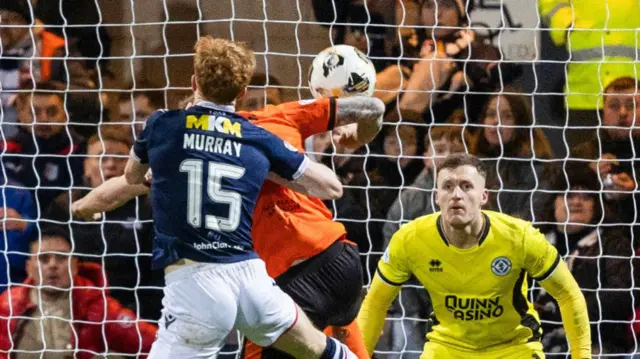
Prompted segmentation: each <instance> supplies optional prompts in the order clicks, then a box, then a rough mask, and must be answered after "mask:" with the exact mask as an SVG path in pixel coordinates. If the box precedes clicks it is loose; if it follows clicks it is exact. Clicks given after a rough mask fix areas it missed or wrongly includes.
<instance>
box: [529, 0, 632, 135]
mask: <svg viewBox="0 0 640 359" xmlns="http://www.w3.org/2000/svg"><path fill="white" fill-rule="evenodd" d="M538 7H539V10H540V18H541V19H543V21H544V22H545V25H546V26H547V27H548V28H549V30H548V31H549V33H550V35H551V39H552V40H553V42H554V43H555V44H556V45H557V46H566V48H567V52H568V53H569V57H568V60H569V63H568V66H567V67H566V85H565V93H566V106H567V111H568V119H569V126H597V125H598V124H599V121H598V111H597V110H598V109H599V108H601V107H602V103H601V102H599V94H600V93H602V89H603V88H606V87H608V86H609V85H610V84H611V83H612V82H613V81H614V80H616V79H619V78H621V77H635V76H636V74H638V73H639V70H640V68H638V65H637V62H636V59H637V54H636V52H637V39H636V34H635V32H634V31H629V29H636V28H639V27H640V3H638V1H633V0H620V1H616V2H615V3H613V2H609V1H605V0H574V1H570V2H569V1H566V0H538ZM565 118H566V117H565V115H564V114H563V115H562V116H560V118H559V120H560V123H561V124H564V123H565ZM594 135H595V128H593V129H592V130H584V129H570V130H569V131H567V140H568V141H569V146H570V147H573V146H576V145H577V144H580V143H583V142H584V141H587V140H589V138H590V137H592V136H594Z"/></svg>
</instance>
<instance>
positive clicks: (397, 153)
mask: <svg viewBox="0 0 640 359" xmlns="http://www.w3.org/2000/svg"><path fill="white" fill-rule="evenodd" d="M383 132H384V140H383V147H382V150H383V155H382V156H379V157H377V158H375V159H373V160H372V161H371V164H373V166H375V168H376V169H377V170H378V171H379V172H380V174H382V175H384V179H385V182H386V183H385V185H387V186H391V187H399V186H407V185H409V184H410V183H412V182H413V181H414V180H415V178H416V177H417V176H418V174H420V172H422V169H423V168H424V164H423V163H422V161H420V160H419V159H418V158H417V157H418V152H419V151H420V150H421V149H422V148H423V147H424V145H423V143H422V142H421V141H419V140H418V137H419V136H418V132H419V131H418V128H416V127H415V126H408V125H404V124H400V125H399V126H387V128H386V131H385V130H383ZM393 198H395V196H393ZM392 202H393V199H391V202H389V203H388V205H391V203H392ZM386 208H389V207H388V206H387V207H386Z"/></svg>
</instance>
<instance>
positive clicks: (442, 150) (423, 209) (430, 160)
mask: <svg viewBox="0 0 640 359" xmlns="http://www.w3.org/2000/svg"><path fill="white" fill-rule="evenodd" d="M462 131H463V129H462V127H461V126H434V127H431V129H430V131H429V133H428V134H427V135H426V136H425V138H424V143H425V148H426V151H425V152H424V154H423V156H424V166H425V167H424V169H423V170H422V172H420V174H419V175H418V176H417V177H416V179H415V181H414V182H413V183H412V184H411V185H410V186H407V187H405V188H402V189H401V193H400V196H399V197H398V198H397V199H396V200H395V202H394V203H393V205H392V206H391V208H390V209H389V212H388V213H387V222H386V223H385V224H384V240H385V245H384V247H385V248H386V247H387V245H388V243H389V241H390V240H391V236H393V234H394V233H395V232H396V231H398V229H400V225H401V224H402V223H406V222H408V221H411V220H414V219H415V218H418V217H420V216H425V215H427V214H431V213H434V212H436V211H437V209H436V208H435V207H434V204H435V202H434V201H433V198H432V197H433V189H434V188H435V184H436V183H435V171H436V169H437V168H438V166H439V165H440V163H442V160H443V159H444V157H446V156H447V155H449V154H450V153H456V152H464V142H466V141H468V137H463V133H462Z"/></svg>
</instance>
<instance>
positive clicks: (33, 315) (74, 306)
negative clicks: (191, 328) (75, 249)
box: [0, 228, 157, 359]
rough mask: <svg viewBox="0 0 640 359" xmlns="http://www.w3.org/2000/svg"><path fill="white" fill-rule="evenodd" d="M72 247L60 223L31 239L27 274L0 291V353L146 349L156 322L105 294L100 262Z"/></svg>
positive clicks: (90, 353)
mask: <svg viewBox="0 0 640 359" xmlns="http://www.w3.org/2000/svg"><path fill="white" fill-rule="evenodd" d="M71 247H72V245H71V241H70V238H69V235H68V233H66V232H65V231H64V230H61V229H59V228H50V229H48V230H46V231H43V232H42V233H41V236H40V239H36V240H34V241H33V242H31V245H30V257H29V259H28V260H27V264H26V270H27V273H28V275H29V276H28V278H27V279H26V280H25V281H24V284H15V285H13V286H11V288H9V290H7V291H5V292H4V293H3V294H2V295H1V296H0V349H2V353H0V358H9V357H12V358H13V357H20V358H40V357H42V356H41V355H42V354H43V353H44V352H43V350H44V349H47V350H56V351H57V353H59V355H61V356H62V355H64V356H65V357H76V358H86V359H89V358H93V357H94V355H95V354H98V355H105V354H106V353H107V352H116V353H128V354H139V353H148V352H149V350H150V349H151V344H152V342H153V340H154V339H155V335H156V331H157V328H156V327H155V326H153V325H151V324H147V323H145V322H141V321H138V320H136V317H135V314H134V313H133V312H131V311H130V310H128V309H125V308H123V307H122V306H121V305H120V303H118V301H117V300H115V299H113V298H112V297H110V296H109V294H108V290H107V289H106V287H107V283H106V282H105V281H104V279H103V274H102V270H101V268H100V266H99V265H97V264H93V263H86V264H79V263H78V260H77V259H76V258H75V257H74V256H73V255H72V254H71ZM105 291H106V292H105ZM14 351H20V352H19V354H18V353H15V352H14ZM63 353H64V354H63ZM28 354H31V355H28ZM48 355H49V354H47V357H48Z"/></svg>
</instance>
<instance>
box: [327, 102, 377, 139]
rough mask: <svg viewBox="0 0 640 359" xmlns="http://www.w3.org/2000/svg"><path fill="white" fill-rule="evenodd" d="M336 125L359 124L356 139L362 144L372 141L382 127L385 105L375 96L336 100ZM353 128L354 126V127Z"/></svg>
mask: <svg viewBox="0 0 640 359" xmlns="http://www.w3.org/2000/svg"><path fill="white" fill-rule="evenodd" d="M336 105H337V111H336V125H335V127H336V128H338V127H342V126H345V125H350V124H353V123H356V124H357V127H356V128H355V129H357V131H355V133H352V134H351V135H352V136H353V135H355V139H357V141H358V142H360V143H361V144H366V143H369V142H371V140H373V139H374V137H376V135H377V134H378V132H380V129H381V128H382V118H383V116H384V111H385V105H384V102H382V100H380V99H378V98H375V97H364V96H354V97H345V98H338V99H337V100H336ZM352 129H353V128H352Z"/></svg>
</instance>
